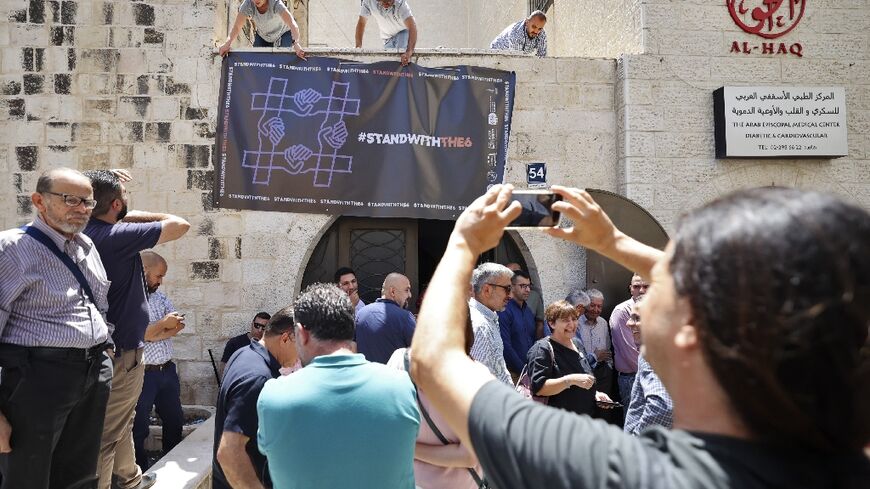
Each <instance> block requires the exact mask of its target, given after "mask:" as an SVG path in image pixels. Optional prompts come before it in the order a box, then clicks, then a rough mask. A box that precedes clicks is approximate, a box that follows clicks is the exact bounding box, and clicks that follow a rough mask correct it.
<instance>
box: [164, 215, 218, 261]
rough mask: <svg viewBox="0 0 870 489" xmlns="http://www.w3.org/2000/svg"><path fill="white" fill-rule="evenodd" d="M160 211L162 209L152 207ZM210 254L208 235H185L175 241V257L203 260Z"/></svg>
mask: <svg viewBox="0 0 870 489" xmlns="http://www.w3.org/2000/svg"><path fill="white" fill-rule="evenodd" d="M152 210H154V211H158V212H160V211H161V209H152ZM207 256H208V237H206V236H190V235H188V236H185V237H184V239H183V240H181V241H179V242H177V243H175V258H176V259H178V260H202V259H204V258H206V257H207Z"/></svg>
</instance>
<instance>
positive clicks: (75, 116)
mask: <svg viewBox="0 0 870 489" xmlns="http://www.w3.org/2000/svg"><path fill="white" fill-rule="evenodd" d="M81 118H82V100H81V99H80V98H78V97H59V100H58V119H59V120H62V121H78V120H81Z"/></svg>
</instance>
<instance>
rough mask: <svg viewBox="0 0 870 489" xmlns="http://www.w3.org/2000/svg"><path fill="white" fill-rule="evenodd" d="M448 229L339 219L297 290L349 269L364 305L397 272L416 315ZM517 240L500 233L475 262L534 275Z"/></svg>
mask: <svg viewBox="0 0 870 489" xmlns="http://www.w3.org/2000/svg"><path fill="white" fill-rule="evenodd" d="M453 225H454V222H453V221H438V220H429V219H379V218H365V217H339V218H338V219H336V220H335V221H334V222H333V223H332V225H331V226H329V229H327V230H326V232H324V234H323V236H322V237H321V238H320V241H319V242H318V243H317V246H316V247H315V248H314V250H313V251H312V253H311V256H310V258H309V259H308V263H307V265H306V267H305V272H304V274H303V276H302V284H301V287H302V289H304V288H305V287H306V286H308V285H309V284H312V283H316V282H332V281H333V274H334V273H335V270H337V269H338V268H339V267H343V266H349V267H351V268H353V269H354V271H355V272H356V275H357V280H358V281H359V291H360V297H361V298H362V300H363V301H365V302H366V303H369V302H373V301H374V300H375V299H377V298H378V297H380V296H381V285H382V284H383V281H384V277H386V275H387V274H389V273H392V272H399V273H402V274H404V275H407V276H408V279H409V280H410V281H411V293H412V294H413V296H414V299H412V300H411V305H410V309H411V310H412V311H413V312H416V311H417V309H418V307H419V306H418V299H419V298H420V293H421V292H422V291H424V290H425V289H426V286H427V285H428V284H429V281H430V280H431V279H432V274H433V273H434V272H435V267H437V266H438V262H439V261H441V256H442V255H443V254H444V250H445V248H447V240H448V238H449V237H450V232H451V231H453ZM519 239H520V238H519V237H518V236H516V234H514V233H505V235H504V237H503V238H502V240H501V242H500V243H499V245H498V246H497V247H495V248H494V249H492V250H490V251H488V252H486V253H484V254H483V255H481V257H480V261H493V262H496V263H510V262H517V263H519V264H520V265H521V266H522V267H523V268H524V269H526V270H529V269H530V268H531V271H532V273H533V274H534V264H533V263H531V258H530V257H529V255H528V253H524V252H523V249H524V247H523V246H522V243H519V242H518V240H519Z"/></svg>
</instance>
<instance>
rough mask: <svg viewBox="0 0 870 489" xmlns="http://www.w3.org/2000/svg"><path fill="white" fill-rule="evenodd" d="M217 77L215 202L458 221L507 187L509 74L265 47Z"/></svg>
mask: <svg viewBox="0 0 870 489" xmlns="http://www.w3.org/2000/svg"><path fill="white" fill-rule="evenodd" d="M222 72H223V77H222V80H221V101H220V106H219V107H220V112H219V120H218V133H217V152H216V157H215V169H216V171H215V185H214V200H215V205H216V206H218V207H223V208H231V209H251V210H269V211H285V212H310V213H320V214H343V215H352V216H372V217H411V218H426V219H455V218H456V217H457V216H458V215H459V213H460V212H462V210H463V209H464V208H465V206H467V205H468V204H469V203H471V201H472V200H474V199H475V198H476V197H477V196H478V195H480V194H482V193H483V192H484V191H485V190H486V188H487V186H488V185H491V184H494V183H500V182H502V181H503V177H504V164H505V157H506V155H507V143H508V136H509V134H510V119H511V112H512V110H513V98H514V87H515V80H516V76H515V74H514V73H512V72H505V71H499V70H493V69H488V68H477V67H472V66H454V67H448V68H424V67H421V66H417V65H413V64H412V65H409V66H406V67H402V66H400V65H399V63H398V62H392V61H390V62H381V63H370V64H367V63H358V62H353V61H346V60H340V59H334V58H317V57H312V58H309V59H308V61H303V60H300V59H299V58H297V57H296V56H295V55H294V54H292V53H272V52H262V53H260V52H230V54H229V55H228V56H227V57H226V58H225V59H224V62H223V69H222Z"/></svg>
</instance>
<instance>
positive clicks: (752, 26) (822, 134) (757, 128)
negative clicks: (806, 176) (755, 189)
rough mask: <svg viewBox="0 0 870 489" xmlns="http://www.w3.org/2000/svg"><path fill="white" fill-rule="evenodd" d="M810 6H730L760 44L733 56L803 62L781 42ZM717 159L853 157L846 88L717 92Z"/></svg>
mask: <svg viewBox="0 0 870 489" xmlns="http://www.w3.org/2000/svg"><path fill="white" fill-rule="evenodd" d="M806 2H807V0H726V6H727V8H728V13H729V14H730V15H731V19H732V20H733V21H734V23H735V24H737V26H738V27H740V29H742V30H743V31H744V32H747V33H749V34H752V35H753V36H757V38H758V39H759V41H758V42H746V41H744V42H738V41H733V42H732V44H731V49H730V52H731V53H741V54H752V55H761V56H776V55H785V56H797V57H802V56H803V46H802V45H801V44H800V43H798V42H793V43H788V42H782V41H779V40H777V39H778V38H780V37H782V36H784V35H786V34H788V33H789V32H791V31H792V30H793V29H794V28H795V27H796V26H797V25H798V23H799V22H800V20H801V19H802V18H803V16H804V10H805V8H806ZM713 116H714V117H713V118H714V121H715V126H716V127H715V136H716V157H717V158H782V157H791V158H820V157H822V158H824V157H828V158H836V157H840V156H846V155H847V154H848V143H847V138H846V134H847V127H846V91H845V89H844V88H843V87H763V86H754V87H722V88H720V89H718V90H716V91H714V92H713Z"/></svg>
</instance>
